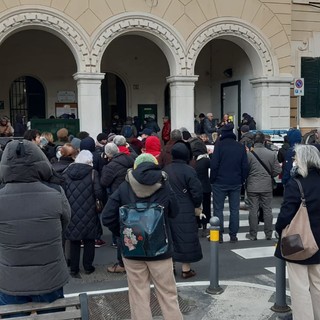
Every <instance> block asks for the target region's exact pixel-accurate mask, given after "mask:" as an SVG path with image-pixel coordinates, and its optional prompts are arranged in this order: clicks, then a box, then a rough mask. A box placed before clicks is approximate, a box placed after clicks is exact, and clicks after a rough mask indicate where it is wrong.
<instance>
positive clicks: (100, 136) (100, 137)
mask: <svg viewBox="0 0 320 320" xmlns="http://www.w3.org/2000/svg"><path fill="white" fill-rule="evenodd" d="M102 140H108V135H107V134H106V133H103V132H102V133H99V134H98V135H97V141H98V142H100V141H102Z"/></svg>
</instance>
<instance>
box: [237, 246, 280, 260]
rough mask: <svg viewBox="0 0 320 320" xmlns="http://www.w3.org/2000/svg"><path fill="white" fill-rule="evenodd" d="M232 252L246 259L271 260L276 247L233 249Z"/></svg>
mask: <svg viewBox="0 0 320 320" xmlns="http://www.w3.org/2000/svg"><path fill="white" fill-rule="evenodd" d="M231 251H232V252H234V253H236V254H237V255H239V256H240V257H242V258H244V259H256V258H270V257H273V255H274V251H275V246H269V247H256V248H244V249H233V250H231Z"/></svg>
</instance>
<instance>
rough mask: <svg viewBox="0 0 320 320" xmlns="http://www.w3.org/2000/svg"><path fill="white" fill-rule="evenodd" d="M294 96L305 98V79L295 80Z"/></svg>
mask: <svg viewBox="0 0 320 320" xmlns="http://www.w3.org/2000/svg"><path fill="white" fill-rule="evenodd" d="M294 95H295V96H304V78H298V79H294Z"/></svg>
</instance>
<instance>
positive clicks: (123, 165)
mask: <svg viewBox="0 0 320 320" xmlns="http://www.w3.org/2000/svg"><path fill="white" fill-rule="evenodd" d="M199 119H200V121H197V120H196V115H195V126H194V131H195V132H194V133H193V132H189V131H188V130H187V129H186V128H179V129H172V130H171V125H170V119H169V118H168V117H164V118H163V128H162V130H160V128H159V127H158V125H157V124H156V123H155V121H151V120H150V123H148V126H145V127H144V128H141V129H140V131H138V130H136V127H133V123H132V119H127V122H126V123H125V124H123V125H121V126H119V124H116V122H115V123H114V128H115V129H116V130H117V131H116V132H110V133H109V134H106V133H100V134H99V135H98V136H97V137H96V139H94V138H93V137H91V136H90V134H89V133H88V132H84V131H82V132H79V133H78V134H77V136H72V135H69V132H68V130H67V129H66V128H61V129H59V130H58V131H57V132H56V137H57V139H56V141H55V140H54V138H53V135H52V133H50V132H42V133H40V132H39V131H38V130H36V129H30V130H27V131H25V132H24V139H20V140H15V141H10V142H8V143H7V144H6V146H5V148H4V151H3V154H2V159H1V163H0V179H1V183H2V185H1V188H0V198H1V200H2V206H1V209H0V216H1V224H0V238H1V244H2V245H1V246H0V305H1V304H2V305H3V304H11V303H24V302H28V301H44V302H51V301H54V300H55V299H58V298H60V297H63V286H64V285H65V284H66V282H67V281H68V273H69V274H70V275H71V276H72V277H75V278H78V277H80V270H81V269H82V268H81V266H80V265H81V264H82V266H83V270H84V272H85V273H87V274H91V273H93V272H95V267H94V257H95V248H96V247H100V246H101V245H105V244H106V243H105V242H104V240H103V239H102V237H103V228H102V224H103V225H104V226H106V227H108V228H109V229H110V231H111V232H112V241H111V242H112V243H110V245H112V246H113V247H115V248H116V249H117V254H115V259H116V260H117V261H116V262H115V263H114V264H113V265H111V266H108V268H107V270H108V272H110V273H124V272H126V273H127V278H128V285H129V300H130V308H131V315H132V319H138V318H139V319H141V318H142V319H149V318H151V311H150V306H149V300H148V297H149V294H150V292H149V290H150V281H152V282H153V284H154V285H155V288H156V291H157V297H158V300H159V304H160V307H161V310H162V313H163V316H164V319H182V315H181V312H180V310H179V305H178V300H177V290H176V285H175V275H176V276H177V275H178V272H179V271H180V276H181V277H182V278H183V279H188V278H191V277H194V276H196V274H197V272H196V267H195V266H196V263H197V262H198V261H200V260H201V259H202V257H203V252H202V248H201V243H200V240H199V236H200V237H204V238H205V237H207V236H208V229H207V227H208V223H209V221H210V218H211V217H212V216H213V215H214V216H217V217H218V218H219V220H220V236H219V242H220V243H223V242H224V241H226V239H227V238H226V237H227V235H225V234H224V233H225V232H224V204H225V200H226V199H228V201H229V210H230V219H229V228H228V234H229V241H230V242H231V243H236V242H237V241H238V238H237V234H238V232H239V210H240V199H241V194H244V197H245V202H246V204H247V208H248V210H249V230H248V234H247V237H248V239H250V240H251V241H257V240H258V238H257V232H258V221H259V212H260V211H262V213H263V220H264V233H265V239H266V240H271V239H272V238H273V237H274V235H273V225H272V220H273V216H272V197H273V188H274V186H273V179H274V178H275V177H276V176H278V175H279V174H280V173H282V181H283V185H284V202H283V204H282V206H281V210H280V214H279V217H278V222H277V224H276V231H277V232H278V234H279V237H280V239H281V232H282V230H283V228H284V227H285V226H286V225H287V224H289V223H290V221H291V220H292V218H293V217H294V215H295V212H296V211H297V209H298V207H299V204H300V195H299V192H298V191H299V190H298V187H297V185H296V184H295V183H294V182H293V179H292V177H298V179H300V180H301V183H302V185H303V187H304V190H305V197H306V203H307V207H308V210H309V215H310V223H311V226H312V231H313V233H314V235H315V238H316V241H317V243H318V245H319V246H320V236H319V235H320V232H319V228H320V215H319V213H318V208H319V203H318V202H319V200H318V199H319V197H318V196H317V194H319V191H320V190H319V188H320V187H319V185H320V184H319V183H318V181H319V175H320V158H319V157H320V154H319V151H318V149H320V147H319V145H320V144H319V136H318V131H317V132H316V134H315V138H314V139H309V140H310V144H304V143H303V139H302V136H301V132H300V130H298V129H291V130H289V131H288V134H287V136H286V138H285V142H284V144H283V147H282V148H281V149H280V150H279V151H278V152H275V151H274V148H273V146H272V145H271V144H270V141H269V139H268V137H266V136H265V135H264V134H263V133H262V132H259V131H258V132H255V133H252V130H255V129H256V123H255V121H254V119H253V117H251V116H250V115H248V114H247V113H244V114H243V119H242V122H241V125H240V126H239V128H235V126H234V123H233V122H232V118H231V117H230V116H229V115H227V114H226V115H224V116H223V118H222V119H221V121H220V122H217V121H214V119H213V115H212V113H208V114H207V116H205V115H204V114H200V115H199ZM111 131H112V130H111ZM160 131H161V132H160ZM280 164H281V165H282V166H281V165H280ZM17 199H19V201H17ZM132 199H134V200H132ZM151 199H152V200H151ZM97 200H98V201H99V202H101V203H102V204H103V210H102V212H100V213H99V212H97V205H96V203H97ZM132 201H133V202H138V201H142V202H156V203H158V204H159V205H161V206H162V207H163V208H164V215H165V226H166V233H167V234H168V249H167V250H166V251H165V252H163V253H161V254H159V255H156V256H154V257H148V258H146V257H140V258H137V257H134V258H132V257H127V256H126V257H124V256H123V248H124V247H123V246H124V244H123V241H122V238H121V236H122V235H121V232H120V220H119V208H120V207H122V206H125V205H128V204H129V203H131V202H132ZM211 201H212V202H213V211H212V209H211ZM197 212H198V213H199V212H200V214H196V213H197ZM199 229H200V230H201V232H200V233H199ZM31 230H32V232H31ZM133 240H134V241H136V240H135V239H133V238H131V240H130V241H133ZM280 241H281V240H280ZM131 244H132V243H131ZM126 245H128V243H126ZM81 248H83V255H82V262H80V259H81V254H80V252H81ZM276 256H277V257H279V258H282V259H283V257H282V255H281V251H279V246H278V247H277V251H276ZM288 266H289V282H290V286H291V290H292V303H293V311H294V314H296V315H297V316H296V319H312V317H311V312H313V313H312V314H313V315H314V318H315V319H318V318H319V317H320V310H319V307H318V304H317V303H316V301H318V300H319V297H320V287H319V279H320V253H319V252H318V253H316V254H315V255H314V257H312V258H310V259H308V260H306V261H299V262H296V261H288ZM68 267H69V270H68ZM297 273H299V274H303V275H304V276H303V277H301V278H299V277H297V276H296V274H297ZM297 278H299V279H297ZM17 279H19V281H17ZM302 295H304V298H303V304H304V305H309V306H310V308H309V311H305V310H306V309H308V308H305V307H301V304H302V302H301V300H302V299H301V296H302ZM310 310H311V311H310ZM307 312H308V313H307ZM298 315H299V316H298Z"/></svg>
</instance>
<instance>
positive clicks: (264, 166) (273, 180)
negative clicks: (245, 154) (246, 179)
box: [251, 151, 277, 190]
mask: <svg viewBox="0 0 320 320" xmlns="http://www.w3.org/2000/svg"><path fill="white" fill-rule="evenodd" d="M251 153H252V154H253V155H254V156H255V157H256V159H257V160H258V161H259V163H260V164H261V165H262V166H263V168H264V170H266V171H267V172H268V174H269V175H270V177H271V183H272V189H273V190H275V189H277V182H276V180H275V179H274V177H273V176H272V175H271V172H270V171H269V169H268V168H267V166H266V165H265V164H264V163H263V162H262V161H261V159H260V158H259V157H258V155H257V154H256V153H255V152H254V151H251Z"/></svg>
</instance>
